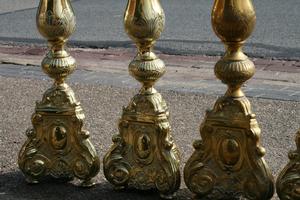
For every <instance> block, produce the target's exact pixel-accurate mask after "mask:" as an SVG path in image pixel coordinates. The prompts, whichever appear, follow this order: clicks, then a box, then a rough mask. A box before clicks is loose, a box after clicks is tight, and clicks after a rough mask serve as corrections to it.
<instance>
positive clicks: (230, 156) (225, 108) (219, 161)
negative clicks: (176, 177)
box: [184, 96, 274, 200]
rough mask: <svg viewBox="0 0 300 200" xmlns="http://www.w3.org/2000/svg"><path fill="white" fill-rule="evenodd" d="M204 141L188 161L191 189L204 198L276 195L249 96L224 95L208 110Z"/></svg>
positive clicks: (262, 199)
mask: <svg viewBox="0 0 300 200" xmlns="http://www.w3.org/2000/svg"><path fill="white" fill-rule="evenodd" d="M200 132H201V137H202V140H198V141H195V143H194V148H195V152H194V153H193V155H192V157H191V158H190V159H189V160H188V162H187V164H186V166H185V170H184V177H185V183H186V184H187V186H188V188H189V189H190V190H191V191H192V192H194V193H195V194H197V196H198V197H200V198H203V197H205V198H204V199H213V200H218V199H222V200H223V199H230V200H232V199H253V200H266V199H270V198H271V197H272V195H273V192H274V189H273V178H272V175H271V174H270V171H269V169H268V167H267V165H266V163H265V161H264V159H263V158H262V157H263V155H264V154H265V150H264V148H262V147H261V146H260V145H259V138H260V129H259V127H258V124H257V121H256V119H255V115H254V114H252V112H251V108H250V103H249V101H248V99H247V98H246V97H237V98H233V97H229V96H224V97H221V98H219V99H218V101H217V102H216V104H215V106H214V109H213V110H212V111H207V113H206V118H205V120H204V122H203V123H202V125H201V128H200Z"/></svg>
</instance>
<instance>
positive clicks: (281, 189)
mask: <svg viewBox="0 0 300 200" xmlns="http://www.w3.org/2000/svg"><path fill="white" fill-rule="evenodd" d="M295 142H296V145H297V149H296V150H295V151H291V152H290V153H289V159H290V162H289V163H288V164H287V165H286V167H285V168H284V169H283V170H282V171H281V172H280V174H279V176H278V178H277V182H276V189H277V190H276V191H277V194H278V196H279V198H280V199H281V200H298V199H300V130H299V131H298V132H297V134H296V139H295Z"/></svg>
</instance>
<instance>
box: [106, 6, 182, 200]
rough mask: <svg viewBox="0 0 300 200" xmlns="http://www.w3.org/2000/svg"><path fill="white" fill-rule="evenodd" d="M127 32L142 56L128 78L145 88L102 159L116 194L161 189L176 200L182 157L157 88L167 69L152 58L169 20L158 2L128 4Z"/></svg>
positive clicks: (130, 105) (127, 110)
mask: <svg viewBox="0 0 300 200" xmlns="http://www.w3.org/2000/svg"><path fill="white" fill-rule="evenodd" d="M124 24H125V30H126V32H127V34H128V35H129V37H130V38H131V39H132V40H133V41H134V42H135V43H136V45H137V48H138V53H137V56H136V57H135V59H134V60H133V61H132V62H131V63H130V65H129V71H130V74H131V75H132V76H133V77H134V78H136V80H138V81H139V82H141V83H142V85H143V86H142V88H141V90H140V91H139V93H138V94H137V95H135V96H134V97H133V99H132V100H131V102H130V104H129V105H128V106H127V107H126V108H124V109H123V114H122V118H121V119H120V122H119V132H120V133H119V134H118V135H116V136H114V137H113V142H114V144H113V145H112V147H111V149H110V150H109V152H108V153H107V154H106V156H105V157H104V174H105V177H106V178H107V180H108V181H109V182H111V183H112V184H113V185H114V186H115V187H116V188H117V189H123V188H126V187H132V188H136V189H140V190H148V189H155V188H156V189H158V190H159V192H160V194H161V197H163V198H172V196H173V194H174V193H175V192H176V191H177V190H178V189H179V186H180V172H179V153H178V149H177V147H176V146H175V144H174V142H173V139H172V136H171V134H170V130H171V129H170V124H169V121H168V118H169V111H168V107H167V104H166V102H165V100H164V99H163V98H162V96H161V95H160V94H159V93H158V92H157V91H156V90H155V89H154V88H153V85H154V83H155V82H156V81H157V80H158V79H159V78H160V77H161V76H162V75H163V74H164V73H165V65H164V62H163V61H162V60H160V59H159V58H158V57H157V56H156V55H155V54H154V53H153V52H152V46H153V45H154V43H155V41H156V40H157V39H158V38H159V36H160V34H161V32H162V31H163V27H164V24H165V16H164V12H163V9H162V7H161V5H160V1H159V0H128V4H127V9H126V12H125V17H124Z"/></svg>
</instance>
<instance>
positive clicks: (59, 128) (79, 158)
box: [18, 0, 100, 187]
mask: <svg viewBox="0 0 300 200" xmlns="http://www.w3.org/2000/svg"><path fill="white" fill-rule="evenodd" d="M37 26H38V29H39V31H40V33H41V34H42V35H43V36H44V37H45V38H47V39H48V41H49V44H50V46H51V49H50V51H49V52H48V54H47V55H46V57H45V58H44V60H43V62H42V68H43V70H44V71H45V72H46V73H47V74H48V75H49V76H50V77H51V78H53V79H54V80H55V81H54V84H53V86H52V87H51V88H50V89H48V90H47V91H46V92H45V94H44V96H43V99H42V101H40V102H37V104H36V108H35V113H34V114H33V116H32V124H33V128H30V129H28V130H27V131H26V135H27V137H28V139H27V141H26V142H25V144H24V145H23V147H22V149H21V151H20V153H19V159H18V164H19V167H20V169H21V170H22V172H23V173H24V174H25V176H26V180H27V182H29V183H38V182H39V181H41V180H42V179H43V178H44V177H46V176H52V177H54V178H57V179H63V180H65V181H70V180H72V179H73V178H74V177H76V178H78V179H81V180H82V183H81V185H82V186H86V187H88V186H92V185H93V184H94V182H93V181H92V180H91V179H92V178H93V177H94V176H95V175H96V174H97V173H98V172H99V168H100V161H99V158H98V156H97V154H96V151H95V149H94V147H93V145H92V144H91V142H90V141H89V132H88V131H86V130H83V129H82V127H83V120H84V114H83V111H82V108H81V106H80V103H79V102H78V101H77V100H76V98H75V95H74V92H73V91H72V89H71V88H70V87H69V86H68V85H67V84H66V83H64V79H65V78H66V77H67V76H68V75H69V74H70V73H71V72H73V70H74V69H75V66H76V63H75V59H74V58H73V57H71V56H70V55H69V54H68V53H67V52H66V51H65V50H64V45H65V42H66V41H67V38H68V37H69V36H70V35H71V34H72V33H73V31H74V29H75V16H74V13H73V10H72V7H71V5H70V2H69V0H41V1H40V5H39V8H38V13H37Z"/></svg>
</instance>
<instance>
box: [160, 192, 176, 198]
mask: <svg viewBox="0 0 300 200" xmlns="http://www.w3.org/2000/svg"><path fill="white" fill-rule="evenodd" d="M159 196H160V198H161V199H174V198H175V197H176V194H175V193H172V194H162V193H160V194H159Z"/></svg>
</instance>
